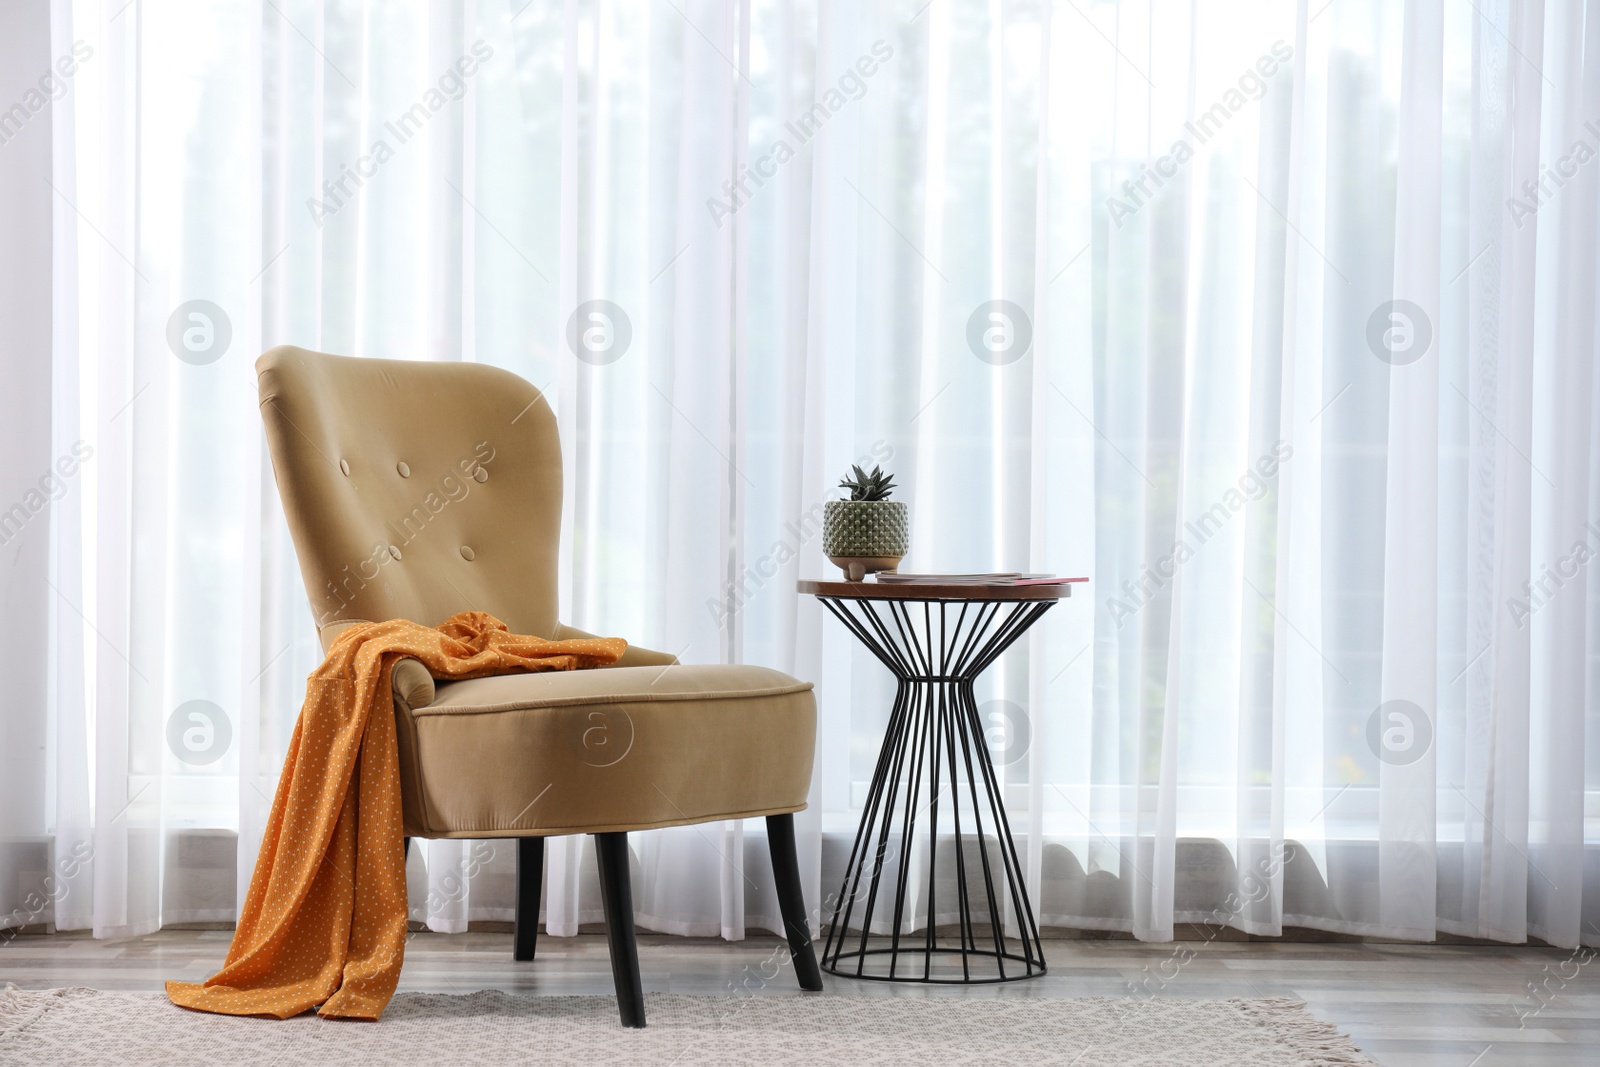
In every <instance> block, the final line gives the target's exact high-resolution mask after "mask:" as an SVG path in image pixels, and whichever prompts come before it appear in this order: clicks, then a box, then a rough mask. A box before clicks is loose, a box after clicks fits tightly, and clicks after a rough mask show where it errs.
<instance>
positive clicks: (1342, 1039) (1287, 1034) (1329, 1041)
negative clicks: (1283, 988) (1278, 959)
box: [1233, 997, 1375, 1067]
mask: <svg viewBox="0 0 1600 1067" xmlns="http://www.w3.org/2000/svg"><path fill="white" fill-rule="evenodd" d="M1233 1003H1235V1004H1237V1005H1238V1006H1239V1008H1240V1010H1242V1011H1243V1012H1244V1014H1245V1015H1247V1016H1249V1017H1250V1019H1251V1020H1252V1021H1253V1022H1255V1024H1256V1025H1257V1026H1261V1027H1264V1028H1266V1029H1268V1030H1270V1031H1272V1032H1273V1033H1274V1034H1276V1035H1279V1036H1282V1037H1283V1038H1285V1039H1286V1041H1288V1043H1290V1044H1291V1045H1292V1047H1293V1048H1294V1049H1295V1051H1297V1052H1299V1053H1301V1054H1302V1055H1303V1056H1305V1057H1306V1058H1305V1059H1303V1060H1302V1061H1301V1062H1302V1063H1304V1064H1305V1065H1306V1067H1350V1065H1352V1064H1357V1065H1360V1067H1375V1061H1373V1060H1372V1059H1370V1058H1369V1057H1368V1056H1367V1055H1366V1054H1365V1053H1363V1052H1362V1051H1361V1050H1360V1049H1359V1048H1357V1047H1356V1044H1355V1042H1354V1041H1351V1040H1350V1038H1349V1037H1348V1036H1346V1035H1345V1034H1343V1033H1341V1032H1340V1031H1339V1028H1338V1027H1336V1026H1334V1025H1333V1024H1332V1023H1325V1022H1323V1021H1322V1020H1321V1019H1318V1018H1317V1017H1316V1016H1314V1015H1312V1014H1311V1013H1310V1012H1309V1011H1307V1010H1306V1004H1305V1001H1303V1000H1296V999H1294V998H1293V997H1262V998H1260V999H1249V1000H1246V999H1244V998H1235V999H1234V1001H1233Z"/></svg>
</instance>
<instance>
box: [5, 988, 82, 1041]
mask: <svg viewBox="0 0 1600 1067" xmlns="http://www.w3.org/2000/svg"><path fill="white" fill-rule="evenodd" d="M77 992H85V990H76V989H23V988H22V987H21V986H19V985H17V984H16V983H15V982H7V983H6V987H5V988H4V989H0V1042H3V1041H5V1040H6V1039H7V1038H10V1037H13V1036H15V1035H17V1034H20V1033H22V1032H23V1031H24V1030H26V1029H28V1027H30V1026H32V1025H33V1024H34V1023H36V1022H38V1021H39V1020H40V1019H42V1018H44V1016H45V1013H47V1012H48V1011H50V1009H51V1008H59V1007H61V1006H62V1005H64V1004H65V1003H66V1002H67V996H68V995H69V994H71V993H77Z"/></svg>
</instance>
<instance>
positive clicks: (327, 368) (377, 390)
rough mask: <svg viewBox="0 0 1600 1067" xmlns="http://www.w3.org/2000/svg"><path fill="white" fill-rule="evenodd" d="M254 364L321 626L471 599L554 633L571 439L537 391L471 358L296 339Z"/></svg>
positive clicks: (455, 605) (537, 630) (432, 614)
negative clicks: (565, 446)
mask: <svg viewBox="0 0 1600 1067" xmlns="http://www.w3.org/2000/svg"><path fill="white" fill-rule="evenodd" d="M256 374H257V380H258V384H259V387H260V396H261V417H262V420H263V422H264V423H265V424H266V432H267V447H268V449H269V451H270V452H271V454H272V468H273V472H274V474H275V475H276V477H277V482H278V492H279V495H280V496H281V497H282V499H283V510H284V513H285V515H286V516H287V517H288V520H289V532H290V533H291V535H292V536H293V538H294V546H295V551H296V553H297V554H298V555H299V558H300V573H301V577H302V578H303V579H304V580H305V584H306V595H307V596H308V597H310V600H311V610H312V612H313V614H314V615H315V616H316V620H317V628H318V630H319V631H320V630H322V629H323V628H324V627H327V626H332V625H335V624H338V623H341V622H348V621H351V620H363V621H370V622H380V621H383V620H385V619H396V618H404V619H410V620H412V621H413V622H419V623H422V624H423V625H425V626H432V625H436V624H438V623H439V622H442V621H443V620H444V619H446V618H448V617H449V616H451V615H453V614H454V613H456V612H458V611H464V610H467V609H473V610H477V611H487V612H489V613H490V614H492V615H495V616H497V617H498V618H500V619H501V620H503V621H504V622H505V623H506V624H507V625H508V626H510V627H511V629H512V630H513V631H514V632H517V633H531V634H539V635H544V636H553V635H554V634H555V630H556V613H557V603H556V601H557V587H556V571H557V558H558V551H559V545H560V536H561V442H560V438H559V436H558V435H557V432H556V420H555V414H554V412H552V411H551V410H550V405H549V404H548V403H546V402H545V399H544V397H543V396H542V395H540V393H539V390H537V389H535V388H534V387H533V386H532V385H530V384H529V383H528V382H525V381H523V380H522V379H521V378H518V377H517V376H516V375H514V374H511V373H509V372H508V371H504V370H500V369H498V368H495V367H488V366H484V365H482V364H477V363H445V362H437V363H435V362H410V361H405V360H392V359H353V358H349V357H344V356H329V355H323V354H322V353H320V352H308V351H306V350H305V349H301V348H292V347H288V346H282V347H278V348H274V349H272V350H270V351H268V352H267V353H266V354H265V355H263V356H262V357H261V358H260V359H259V360H257V361H256Z"/></svg>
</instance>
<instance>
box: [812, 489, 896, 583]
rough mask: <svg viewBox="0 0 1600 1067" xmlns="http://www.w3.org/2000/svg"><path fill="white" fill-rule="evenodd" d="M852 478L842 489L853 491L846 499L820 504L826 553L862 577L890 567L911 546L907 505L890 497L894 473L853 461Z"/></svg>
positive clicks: (856, 578) (854, 579)
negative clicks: (863, 468) (862, 466)
mask: <svg viewBox="0 0 1600 1067" xmlns="http://www.w3.org/2000/svg"><path fill="white" fill-rule="evenodd" d="M851 471H852V472H853V473H854V474H855V477H854V478H846V479H844V480H843V481H841V482H840V483H839V488H841V489H848V490H850V499H848V500H830V501H828V502H827V504H826V505H824V506H823V509H822V554H823V555H825V556H827V557H828V562H830V563H832V564H833V565H834V566H836V567H838V568H839V569H841V570H843V571H844V573H845V577H846V578H848V579H849V580H850V581H852V582H859V581H861V580H862V579H863V578H865V577H866V576H867V575H868V574H871V573H874V572H876V571H892V570H894V569H895V568H896V567H898V566H900V560H901V558H902V557H904V556H905V554H906V551H907V550H908V549H909V548H910V547H911V539H910V529H909V523H908V522H907V518H906V506H905V504H904V503H902V502H901V501H898V500H890V499H889V492H890V491H891V490H892V489H894V475H892V474H885V473H884V472H883V468H881V467H873V468H872V473H870V474H869V473H867V472H866V471H863V470H862V469H861V468H860V467H859V466H854V465H852V466H851Z"/></svg>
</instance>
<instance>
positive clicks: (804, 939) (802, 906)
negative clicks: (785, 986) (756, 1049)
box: [767, 814, 822, 990]
mask: <svg viewBox="0 0 1600 1067" xmlns="http://www.w3.org/2000/svg"><path fill="white" fill-rule="evenodd" d="M767 847H768V848H769V849H771V851H772V877H773V879H774V880H775V881H776V882H777V883H778V907H779V909H780V910H782V912H783V928H784V930H785V931H787V933H788V935H789V955H790V957H791V958H792V959H793V960H794V976H795V977H796V978H798V979H799V980H800V988H801V989H811V990H817V989H821V988H822V971H821V970H820V969H819V968H818V967H817V954H816V951H815V950H814V949H813V948H812V947H811V925H810V923H809V922H808V920H807V916H806V898H805V896H804V894H802V893H801V892H800V857H799V855H798V854H797V853H796V852H795V846H794V815H793V814H789V815H768V816H767Z"/></svg>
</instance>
